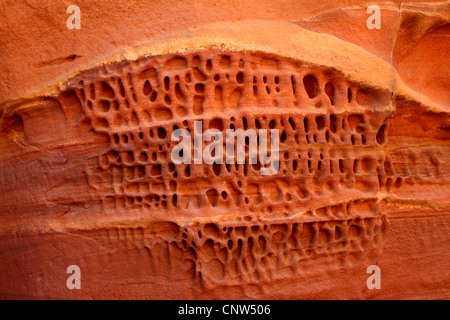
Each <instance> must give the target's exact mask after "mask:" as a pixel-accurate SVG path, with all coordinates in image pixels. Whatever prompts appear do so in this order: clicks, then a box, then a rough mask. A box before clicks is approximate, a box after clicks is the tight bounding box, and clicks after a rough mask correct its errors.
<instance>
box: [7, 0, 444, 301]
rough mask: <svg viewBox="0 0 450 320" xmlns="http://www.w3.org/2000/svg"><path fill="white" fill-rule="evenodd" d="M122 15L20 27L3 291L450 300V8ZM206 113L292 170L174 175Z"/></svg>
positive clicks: (219, 167)
mask: <svg viewBox="0 0 450 320" xmlns="http://www.w3.org/2000/svg"><path fill="white" fill-rule="evenodd" d="M127 3H128V4H127V5H122V6H124V7H116V8H114V10H112V11H111V10H110V11H108V6H107V5H106V4H105V6H102V5H101V3H99V4H96V5H95V7H90V6H88V5H87V4H86V5H85V7H83V6H82V5H81V4H80V7H81V12H82V28H81V29H80V30H70V32H69V30H65V29H64V28H65V19H66V18H67V17H66V16H64V14H63V15H61V14H60V13H57V14H55V16H54V17H53V18H52V17H51V16H47V15H49V14H51V13H52V12H53V11H55V12H57V11H58V10H59V9H60V8H59V5H54V6H51V9H49V10H50V12H47V11H46V12H45V13H41V14H40V15H37V17H40V19H46V20H45V21H46V23H47V24H49V26H48V27H47V28H44V29H47V30H48V28H50V25H58V26H59V27H57V30H59V33H58V32H55V31H53V33H52V35H51V37H54V40H55V41H54V45H53V46H48V45H46V44H45V41H44V39H49V38H48V37H50V36H49V35H47V34H45V35H42V37H41V38H39V37H33V38H30V37H27V36H25V37H22V38H18V39H16V38H14V39H13V38H12V37H11V35H8V30H9V31H11V30H14V32H15V33H16V34H19V35H24V34H25V33H27V32H26V31H24V30H22V29H20V28H19V27H18V25H17V22H15V21H14V20H11V21H9V20H8V19H6V22H4V23H5V26H6V28H4V32H5V31H6V34H5V37H4V38H5V39H6V41H5V46H4V55H3V56H4V57H5V59H4V61H3V62H1V63H0V69H1V70H4V72H2V73H1V76H0V77H1V78H2V83H3V84H4V86H3V87H2V88H1V90H2V91H1V93H2V97H3V98H2V101H1V102H0V103H1V105H0V151H1V152H0V158H1V161H0V179H1V180H0V181H1V184H0V204H1V207H0V208H1V211H0V219H1V224H0V257H1V261H2V262H1V263H0V271H1V272H0V297H2V298H8V299H11V298H81V299H90V298H93V299H98V298H151V299H173V298H176V299H205V298H214V299H232V298H233V299H236V298H238V299H242V298H252V299H255V298H256V299H280V298H281V299H299V298H309V299H317V298H345V299H361V298H364V299H366V298H374V299H385V298H431V299H442V298H443V299H445V298H449V294H450V290H449V287H450V274H449V272H448V269H449V267H450V260H449V258H448V256H449V253H450V251H449V248H450V239H449V236H448V234H449V233H450V207H449V201H450V193H449V185H450V169H449V168H448V166H446V162H447V161H448V159H449V158H450V143H449V138H450V131H449V130H450V116H449V110H450V105H449V103H450V97H449V96H448V90H446V87H447V86H448V85H449V84H450V79H449V74H450V73H449V72H448V71H449V69H448V68H449V67H448V64H446V62H447V61H448V58H449V47H450V43H449V40H448V37H449V31H450V29H449V24H448V22H449V19H450V14H449V12H450V8H449V6H448V4H446V3H440V2H436V3H427V4H421V3H414V4H409V3H407V2H402V3H384V4H383V5H381V4H380V7H381V9H382V16H381V17H382V28H381V29H380V30H369V29H367V27H366V19H367V17H368V16H369V15H368V14H367V13H366V12H365V8H366V7H367V6H365V5H360V4H358V5H356V4H350V3H348V4H347V3H346V4H345V6H344V7H343V6H342V5H339V7H338V6H336V8H327V7H326V3H325V2H324V3H321V2H317V1H315V2H314V3H313V4H312V3H311V4H307V3H305V4H304V6H301V8H299V7H298V5H296V4H293V3H290V2H283V1H274V2H269V3H268V4H262V5H261V4H258V5H256V4H252V3H251V2H249V3H248V4H247V5H248V7H244V8H241V7H239V8H237V4H235V3H233V2H226V3H224V4H217V7H215V6H212V5H208V6H207V5H203V4H200V3H197V4H196V5H195V6H196V7H195V8H191V7H190V6H191V5H192V4H189V3H187V2H176V3H175V4H173V3H169V4H167V5H166V4H164V5H163V4H158V5H150V6H151V8H145V9H152V11H149V10H147V11H146V10H136V8H137V7H136V6H139V5H140V4H136V3H133V2H127ZM33 4H34V5H35V7H34V8H32V9H30V8H27V9H25V8H22V7H21V4H14V5H11V7H6V6H5V7H4V8H3V10H4V11H5V12H10V11H11V10H17V9H21V10H19V11H18V12H20V15H24V16H27V15H29V14H31V13H32V12H40V8H39V6H40V5H39V4H37V3H33ZM125 6H126V7H125ZM31 7H33V6H31ZM109 9H111V8H109ZM281 9H283V10H281ZM201 10H203V11H202V12H205V14H202V15H201V16H198V15H192V12H194V13H197V14H198V12H201ZM166 11H170V12H175V13H176V15H175V16H176V21H177V22H179V23H178V24H174V23H170V24H167V22H168V21H172V20H171V19H173V17H168V16H166V15H165V14H162V15H161V16H158V18H157V19H154V20H153V21H152V22H145V23H144V22H143V21H144V20H146V19H148V17H149V15H150V13H149V12H152V15H153V14H156V13H158V12H162V13H164V12H166ZM280 11H282V12H280ZM62 12H63V13H65V8H63V9H62ZM106 12H109V16H108V18H106V17H105V16H104V15H100V14H99V13H105V14H106ZM111 12H114V13H117V14H120V15H121V17H122V19H130V22H123V23H121V24H118V22H115V21H114V19H116V18H117V17H115V15H113V14H111ZM132 12H133V13H132ZM134 12H136V14H134ZM206 13H207V14H206ZM16 18H17V17H16ZM245 18H247V19H248V18H258V19H262V20H246V19H245ZM33 19H36V17H34V18H33ZM33 19H31V20H29V23H27V26H29V27H30V28H31V27H32V23H33V22H34V21H35V20H33ZM59 20H61V21H63V23H60V22H59ZM217 20H222V21H223V22H218V23H217V22H216V23H212V22H213V21H217ZM95 23H101V28H102V29H104V30H106V31H105V32H106V34H102V33H101V32H95V33H93V30H94V29H95V26H96V24H95ZM59 24H60V25H59ZM127 24H129V25H132V26H133V28H132V29H129V30H127V28H126V27H125V26H126V25H127ZM169 25H170V27H168V26H169ZM114 26H118V28H117V29H116V28H114ZM119 27H120V28H119ZM186 27H188V29H187V30H184V29H186ZM58 28H60V29H58ZM161 28H166V29H167V28H169V29H170V30H161ZM9 33H12V32H9ZM69 33H70V34H71V35H73V36H72V38H70V37H69V38H67V39H65V38H63V36H64V35H67V34H69ZM107 35H114V37H109V36H107ZM34 36H35V35H34ZM111 39H113V40H111ZM27 40H28V41H29V43H28V48H31V52H32V53H33V54H35V56H33V55H30V53H29V52H28V51H27V52H24V50H25V49H24V47H22V46H21V44H22V41H27ZM75 45H77V46H76V52H73V51H71V52H69V51H67V50H69V49H70V46H73V47H75ZM68 48H69V49H68ZM117 49H120V50H117ZM52 50H54V52H53V51H52ZM55 52H58V54H56V53H55ZM20 65H27V66H29V68H21V67H20ZM196 120H202V121H203V127H204V130H206V129H210V128H214V129H218V130H220V131H221V132H225V130H226V129H243V130H247V129H255V130H256V131H258V130H261V129H269V130H270V129H278V130H279V132H280V153H279V154H280V169H279V171H278V173H276V174H274V175H270V176H264V175H261V174H260V171H261V168H262V166H263V165H262V164H261V163H259V162H258V163H256V164H250V163H249V161H248V157H247V161H246V163H245V164H238V163H237V162H236V163H231V164H206V163H203V164H191V165H188V164H179V165H176V164H174V163H173V161H172V160H171V157H170V153H171V150H172V149H173V147H174V146H175V145H176V144H177V142H174V141H171V135H172V132H173V131H174V130H175V129H178V128H187V129H189V130H190V131H191V132H192V131H193V129H194V128H193V126H194V121H196ZM203 147H205V145H204V146H203ZM247 147H248V146H247ZM70 265H78V266H79V267H80V269H81V289H80V290H76V289H75V290H69V289H68V288H67V287H66V279H67V277H68V276H69V275H68V274H67V273H66V269H67V267H68V266H70ZM370 265H378V266H379V267H380V270H381V281H382V287H381V289H374V290H369V289H368V288H367V286H366V280H367V278H368V277H369V276H370V274H367V272H366V270H367V267H368V266H370Z"/></svg>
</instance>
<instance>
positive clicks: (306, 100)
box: [62, 50, 396, 282]
mask: <svg viewBox="0 0 450 320" xmlns="http://www.w3.org/2000/svg"><path fill="white" fill-rule="evenodd" d="M119 66H120V68H119ZM102 68H103V69H101V68H96V69H90V70H87V71H85V72H84V73H81V74H80V75H78V76H76V78H75V79H73V80H72V81H71V82H70V83H73V85H70V86H69V87H68V88H67V90H66V91H64V92H63V93H62V94H65V93H66V92H68V91H69V90H70V92H75V93H76V97H77V99H78V101H79V104H80V105H81V107H82V110H83V112H84V114H85V115H86V117H87V118H88V119H89V120H90V122H91V124H92V129H93V130H94V131H95V132H98V133H107V134H108V135H109V136H110V145H109V148H108V150H107V152H106V153H105V154H101V155H100V156H98V166H97V167H96V168H88V169H87V175H88V181H89V186H90V190H91V194H92V197H93V198H95V199H98V201H99V202H100V203H101V212H99V214H105V215H110V214H126V215H135V214H136V215H137V214H144V215H150V216H152V217H155V218H156V219H159V220H168V221H170V220H176V218H177V217H180V216H181V217H190V218H195V217H199V216H202V217H208V218H209V219H215V218H219V217H221V216H222V215H224V214H227V213H228V212H235V213H236V214H235V221H232V222H229V223H228V224H224V225H223V226H222V225H221V226H219V225H218V224H215V223H209V224H204V225H197V226H194V225H187V226H181V225H178V224H177V223H174V222H167V223H165V224H164V226H166V227H167V230H166V229H165V228H163V227H156V225H155V228H159V229H158V232H153V233H152V234H153V235H154V236H153V238H151V239H150V240H149V241H150V242H149V243H147V244H145V247H146V248H147V249H146V250H150V251H151V250H156V249H155V246H163V247H164V248H166V249H167V250H169V251H168V252H172V253H171V254H173V255H176V253H175V252H178V251H179V252H180V255H179V256H177V257H178V258H176V259H178V260H177V261H178V263H179V266H181V267H182V268H186V270H189V272H187V273H186V276H189V278H190V280H191V281H194V282H195V281H197V280H198V279H199V277H200V274H201V275H202V276H201V278H202V279H209V280H208V281H215V282H220V281H223V280H224V279H233V280H232V281H244V280H245V281H257V280H255V279H263V278H264V279H273V278H276V277H278V276H281V274H282V272H278V271H276V270H275V269H273V265H272V264H271V263H270V262H269V261H270V260H271V259H278V261H281V263H282V264H283V268H284V269H285V270H284V271H283V272H285V273H284V276H289V275H292V274H295V273H298V272H300V271H299V270H300V269H301V267H300V266H301V265H302V261H307V260H308V259H309V258H311V257H313V256H314V255H320V256H324V257H326V259H329V260H330V261H331V260H332V261H335V259H337V260H339V261H343V263H344V264H345V263H349V259H347V258H345V259H344V258H342V259H341V258H339V257H340V256H341V255H342V254H344V253H345V254H346V256H347V257H349V256H353V255H355V257H354V258H352V259H353V260H352V259H350V260H352V261H353V262H355V261H357V260H358V259H359V257H360V256H361V255H365V254H369V252H372V251H373V250H375V252H376V251H377V250H378V248H379V241H380V239H381V238H382V237H383V232H384V230H385V226H386V225H387V224H386V220H385V217H384V215H383V214H382V213H381V212H380V210H379V207H378V204H377V200H375V199H376V194H377V192H379V191H380V190H381V189H387V188H388V185H389V181H390V180H392V181H395V178H396V173H395V172H392V170H390V169H389V168H390V167H389V163H390V160H389V159H388V158H387V157H386V154H385V150H384V149H383V148H382V147H381V146H380V145H382V144H384V143H385V140H386V129H385V128H386V125H387V117H388V115H389V108H388V105H387V104H385V103H384V102H385V101H388V99H389V93H387V92H384V91H378V90H375V89H372V88H362V87H360V86H359V85H357V84H354V83H351V82H349V81H348V80H347V79H346V78H345V77H343V76H342V75H341V74H340V73H338V72H337V71H334V70H326V72H324V71H323V70H319V69H313V68H311V67H307V66H306V65H304V64H303V63H302V62H299V61H293V60H289V59H285V58H282V57H277V56H269V55H266V54H263V53H242V52H227V51H220V50H209V51H207V50H205V51H197V52H187V53H183V54H169V55H164V56H156V57H141V58H139V59H138V60H137V61H126V62H117V63H115V64H114V65H112V66H108V67H102ZM81 80H82V81H81ZM354 93H356V95H355V94H354ZM380 97H381V99H380ZM62 101H63V102H64V100H62ZM196 120H201V121H203V125H204V128H205V129H216V130H219V131H222V132H224V131H225V130H226V129H230V128H231V129H243V130H248V129H254V130H257V131H259V130H262V129H267V130H270V129H278V130H279V132H280V155H282V156H280V160H279V165H280V167H279V171H278V173H276V174H274V175H272V176H263V175H261V174H260V173H261V169H262V168H263V167H264V166H265V165H264V164H262V163H260V162H259V160H258V162H257V163H254V164H250V163H249V152H248V151H249V150H248V143H249V141H248V139H247V140H246V143H247V144H246V146H245V151H246V161H245V163H243V164H242V163H237V162H235V163H224V164H217V163H212V164H205V163H202V164H183V163H182V164H179V165H175V164H174V163H173V162H172V161H171V158H170V152H171V150H172V149H173V147H174V146H175V144H176V143H177V142H174V141H171V136H172V133H173V131H174V130H176V129H178V128H183V129H189V130H190V131H192V130H193V128H194V121H196ZM204 146H205V145H203V147H204ZM393 185H394V186H395V184H393ZM389 187H390V186H389ZM352 198H356V199H358V198H361V199H371V200H367V201H368V202H370V205H361V204H360V203H359V202H358V201H359V200H351V199H352ZM361 201H362V202H364V201H366V200H364V201H363V200H361ZM301 212H304V213H303V214H302V215H299V214H298V213H301ZM261 219H265V221H266V220H267V221H279V222H267V223H262V222H260V220H261ZM283 219H286V221H284V220H283ZM249 221H256V222H254V223H253V224H252V223H251V222H249ZM244 222H245V223H244ZM239 224H240V226H237V225H239ZM235 225H236V226H235ZM161 226H162V225H161ZM171 230H172V231H171ZM133 232H134V231H133ZM142 232H143V233H148V232H150V231H148V230H143V231H142ZM147 238H148V237H147ZM147 238H146V239H147ZM146 241H147V240H146ZM352 241H355V243H354V245H351V246H350V243H351V242H352ZM194 243H195V245H194ZM280 246H286V247H285V248H288V247H289V248H290V249H289V251H282V250H280V249H279V248H281V247H280ZM277 248H278V249H277ZM350 248H359V249H358V250H357V251H353V249H350ZM166 249H165V250H166ZM281 252H285V253H281ZM287 252H290V253H289V255H294V256H295V257H296V258H295V259H289V260H287V258H286V257H287V255H288V253H287ZM280 255H281V256H280ZM152 256H154V255H152ZM356 256H358V257H356ZM181 257H183V258H181ZM155 259H156V258H155ZM337 260H336V261H337ZM283 268H280V269H279V270H281V269H283ZM162 270H163V269H162ZM277 270H278V269H277ZM152 272H163V271H161V270H160V271H155V270H154V271H152ZM244 278H245V279H244ZM230 281H231V280H230Z"/></svg>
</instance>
